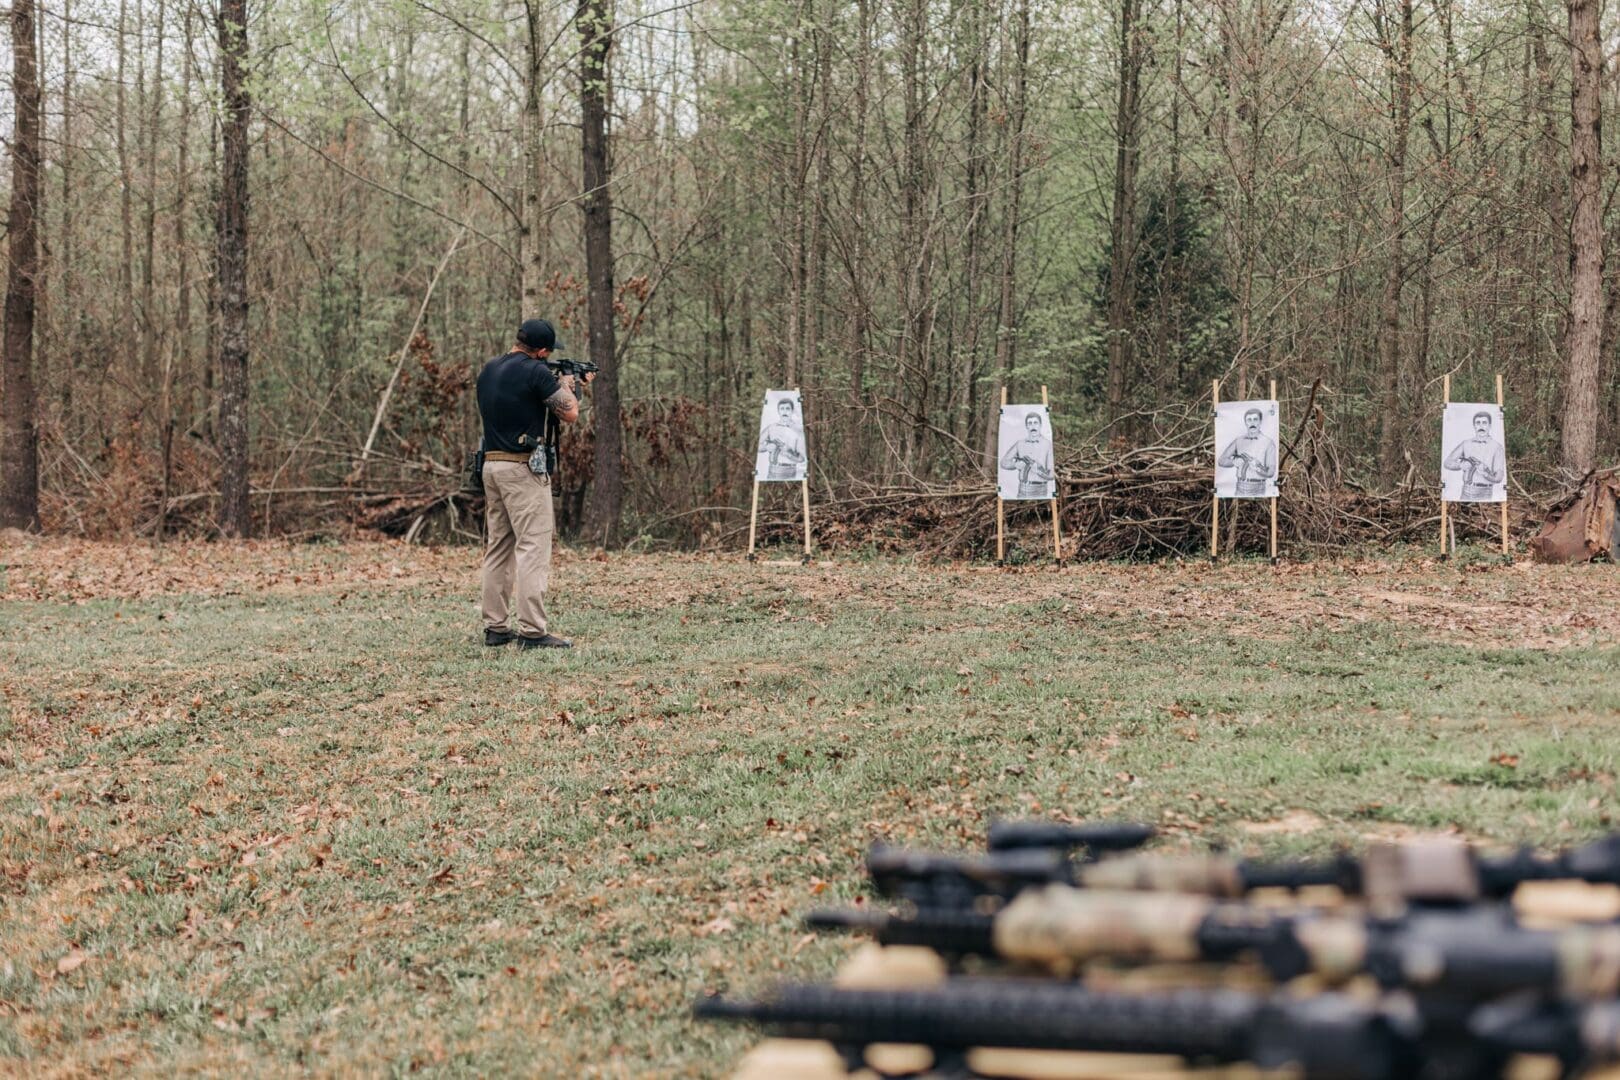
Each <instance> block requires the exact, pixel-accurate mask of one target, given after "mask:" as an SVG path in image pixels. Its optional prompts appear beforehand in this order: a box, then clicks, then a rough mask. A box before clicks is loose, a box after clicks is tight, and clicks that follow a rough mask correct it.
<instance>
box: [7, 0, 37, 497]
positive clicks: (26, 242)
mask: <svg viewBox="0 0 1620 1080" xmlns="http://www.w3.org/2000/svg"><path fill="white" fill-rule="evenodd" d="M35 48H36V46H35V37H34V3H33V0H13V2H12V5H11V64H12V68H11V94H12V117H13V125H14V126H13V129H12V131H13V134H12V139H11V217H10V229H9V236H8V241H9V255H10V263H11V265H10V269H9V271H8V273H7V276H6V331H5V356H4V365H5V370H4V375H3V378H0V406H3V411H0V424H3V425H4V426H3V429H0V526H5V527H10V528H17V529H38V528H39V427H38V420H37V418H36V416H35V411H34V296H35V290H36V287H37V281H36V275H37V273H38V270H39V222H38V221H37V220H36V219H35V206H36V204H37V202H38V200H39V66H38V64H37V61H36V57H35Z"/></svg>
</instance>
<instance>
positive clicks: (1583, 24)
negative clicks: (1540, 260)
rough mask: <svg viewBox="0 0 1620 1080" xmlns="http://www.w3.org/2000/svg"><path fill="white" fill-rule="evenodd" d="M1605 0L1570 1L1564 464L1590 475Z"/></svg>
mask: <svg viewBox="0 0 1620 1080" xmlns="http://www.w3.org/2000/svg"><path fill="white" fill-rule="evenodd" d="M1598 11H1599V0H1569V57H1570V67H1571V68H1572V72H1571V75H1572V86H1571V90H1570V139H1569V178H1570V194H1571V196H1572V198H1573V205H1572V207H1571V214H1570V263H1571V267H1572V269H1573V275H1572V277H1571V281H1570V303H1569V314H1570V318H1569V339H1568V344H1567V348H1568V360H1567V364H1568V366H1567V369H1566V375H1565V381H1564V424H1563V432H1562V450H1563V464H1564V468H1565V469H1567V470H1568V471H1570V472H1573V473H1578V474H1583V473H1585V472H1586V471H1587V470H1589V469H1591V468H1592V466H1593V464H1594V463H1595V462H1596V460H1597V424H1598V411H1599V401H1598V363H1599V361H1600V359H1601V356H1600V346H1601V344H1602V337H1603V144H1602V127H1601V125H1602V115H1601V104H1600V101H1599V93H1600V90H1601V84H1602V78H1603V39H1602V36H1601V33H1600V27H1599V25H1598Z"/></svg>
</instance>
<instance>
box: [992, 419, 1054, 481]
mask: <svg viewBox="0 0 1620 1080" xmlns="http://www.w3.org/2000/svg"><path fill="white" fill-rule="evenodd" d="M996 461H997V465H998V468H997V469H996V475H997V482H996V491H997V494H999V495H1000V496H1001V497H1002V498H1003V499H1054V498H1056V497H1057V458H1056V455H1055V451H1054V449H1053V445H1052V416H1051V413H1050V412H1049V411H1048V410H1047V407H1046V406H1045V405H1003V406H1002V407H1001V427H1000V431H999V437H998V439H997V443H996Z"/></svg>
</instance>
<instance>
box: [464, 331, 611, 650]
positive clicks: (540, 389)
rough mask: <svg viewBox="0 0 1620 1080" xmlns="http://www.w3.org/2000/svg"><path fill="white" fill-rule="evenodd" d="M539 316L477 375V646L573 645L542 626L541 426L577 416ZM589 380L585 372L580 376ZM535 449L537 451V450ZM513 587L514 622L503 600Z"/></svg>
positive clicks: (545, 512)
mask: <svg viewBox="0 0 1620 1080" xmlns="http://www.w3.org/2000/svg"><path fill="white" fill-rule="evenodd" d="M558 347H559V346H558V344H557V333H556V331H555V330H553V329H552V327H551V324H550V323H548V322H546V321H545V320H544V319H529V320H528V321H526V322H524V324H523V325H522V326H520V327H518V332H517V344H515V345H513V346H512V351H511V352H509V353H507V354H506V355H505V356H499V357H496V358H495V359H494V360H491V361H490V362H489V363H487V364H485V365H484V369H483V370H482V371H480V372H479V373H478V414H479V416H480V417H481V418H482V419H483V422H484V473H483V476H484V524H485V527H486V531H487V533H488V537H487V539H486V540H485V544H484V571H483V596H482V607H483V621H484V644H485V645H505V644H506V643H507V642H509V641H512V640H514V639H515V640H516V641H517V643H518V647H519V648H522V649H567V648H571V647H572V645H573V643H572V642H569V641H565V640H564V639H562V638H560V637H556V636H554V635H552V634H551V633H549V632H548V631H547V629H546V582H547V580H548V579H549V578H550V576H551V533H552V529H553V527H554V525H553V523H554V520H555V519H554V518H553V515H552V506H551V476H550V470H551V469H552V468H553V467H555V462H553V461H549V460H548V459H547V455H546V450H545V447H546V431H547V426H548V424H553V423H559V422H560V423H564V424H572V423H573V422H574V421H576V420H578V419H579V399H578V398H577V397H575V396H574V389H575V387H574V379H573V376H571V375H564V376H563V377H562V378H560V379H559V378H558V377H557V376H556V375H554V374H552V372H551V369H550V368H548V367H547V366H546V363H545V360H546V357H548V356H550V355H551V353H552V350H553V349H556V348H558ZM585 381H586V382H589V381H590V376H589V375H587V376H586V377H585ZM537 450H538V453H537V452H536V451H537ZM514 585H515V587H516V588H515V591H516V594H517V595H516V613H515V614H516V627H515V628H514V626H513V623H512V621H511V616H512V615H513V612H512V610H511V609H510V608H509V607H508V606H507V598H508V597H509V596H511V595H512V593H513V592H514Z"/></svg>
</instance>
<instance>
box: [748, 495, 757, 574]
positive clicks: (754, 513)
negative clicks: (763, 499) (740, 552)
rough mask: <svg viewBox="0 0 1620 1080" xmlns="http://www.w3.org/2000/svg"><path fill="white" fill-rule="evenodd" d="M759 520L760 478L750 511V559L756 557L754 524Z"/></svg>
mask: <svg viewBox="0 0 1620 1080" xmlns="http://www.w3.org/2000/svg"><path fill="white" fill-rule="evenodd" d="M758 521H759V480H758V479H755V481H754V506H753V509H751V510H749V511H748V559H749V561H750V562H752V561H753V558H754V526H755V524H756V523H757V522H758Z"/></svg>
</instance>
